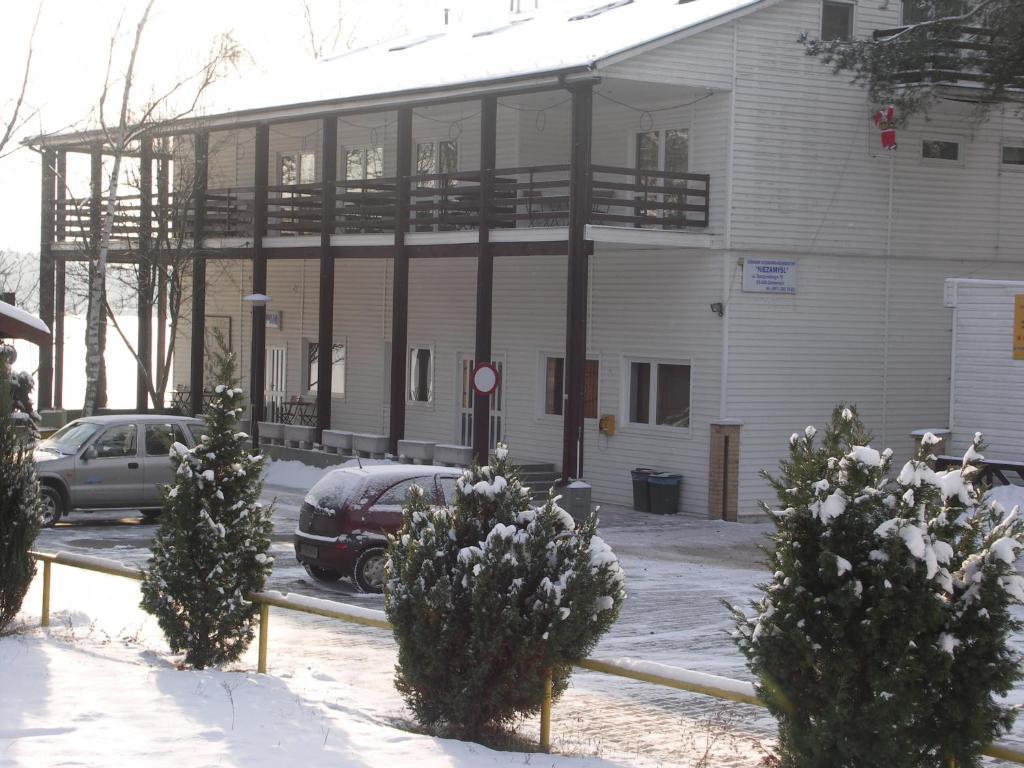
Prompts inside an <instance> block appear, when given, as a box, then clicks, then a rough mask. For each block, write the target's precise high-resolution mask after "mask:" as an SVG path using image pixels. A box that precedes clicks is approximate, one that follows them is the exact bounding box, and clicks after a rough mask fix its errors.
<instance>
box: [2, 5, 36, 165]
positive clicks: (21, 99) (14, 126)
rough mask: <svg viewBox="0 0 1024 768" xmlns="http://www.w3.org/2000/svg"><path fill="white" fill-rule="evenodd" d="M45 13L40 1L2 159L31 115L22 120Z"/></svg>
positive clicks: (9, 121)
mask: <svg viewBox="0 0 1024 768" xmlns="http://www.w3.org/2000/svg"><path fill="white" fill-rule="evenodd" d="M42 13H43V3H42V0H40V3H39V6H38V7H37V8H36V18H35V21H33V22H32V32H31V34H30V35H29V38H28V52H27V53H26V54H25V70H24V72H23V73H22V76H21V90H19V91H18V98H17V99H16V100H15V102H14V109H13V110H12V111H11V119H10V120H8V121H7V127H6V128H5V129H4V133H3V136H2V137H0V157H3V156H4V147H6V146H7V143H8V142H9V141H10V140H11V137H12V136H13V135H14V134H15V132H16V131H17V130H18V129H19V128H20V127H21V126H23V125H24V124H25V123H26V122H28V120H29V119H31V115H29V116H28V117H26V118H24V119H20V118H19V116H20V114H21V108H22V106H23V105H24V104H25V92H26V91H27V90H28V76H29V73H30V72H31V71H32V54H33V51H34V47H35V40H36V30H37V29H38V28H39V17H40V16H41V15H42Z"/></svg>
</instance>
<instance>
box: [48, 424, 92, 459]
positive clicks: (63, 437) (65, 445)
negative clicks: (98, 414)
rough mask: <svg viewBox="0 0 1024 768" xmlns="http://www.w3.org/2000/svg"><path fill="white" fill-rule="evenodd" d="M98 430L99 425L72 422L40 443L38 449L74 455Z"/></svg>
mask: <svg viewBox="0 0 1024 768" xmlns="http://www.w3.org/2000/svg"><path fill="white" fill-rule="evenodd" d="M99 428H100V425H99V424H94V423H93V422H91V421H73V422H71V423H70V424H68V425H66V426H64V427H61V428H60V429H59V430H58V431H57V432H55V433H54V434H53V435H51V436H50V437H49V438H48V439H46V440H44V441H43V442H42V443H40V447H41V448H54V449H56V450H59V451H60V452H61V453H74V452H75V451H77V450H78V449H79V448H81V447H82V444H83V443H85V441H86V440H88V439H89V438H90V437H92V436H93V435H94V434H96V431H97V430H98V429H99Z"/></svg>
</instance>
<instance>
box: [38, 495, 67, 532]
mask: <svg viewBox="0 0 1024 768" xmlns="http://www.w3.org/2000/svg"><path fill="white" fill-rule="evenodd" d="M39 511H40V513H41V516H42V524H43V527H44V528H52V527H53V526H54V523H56V522H57V521H58V520H60V518H61V516H62V515H63V514H64V498H63V497H62V496H61V495H60V491H58V490H57V489H56V488H53V487H52V486H49V485H44V486H42V487H41V488H40V489H39Z"/></svg>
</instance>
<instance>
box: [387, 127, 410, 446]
mask: <svg viewBox="0 0 1024 768" xmlns="http://www.w3.org/2000/svg"><path fill="white" fill-rule="evenodd" d="M396 157H397V160H398V165H397V170H396V172H395V175H396V176H397V179H396V183H397V185H398V186H397V194H396V196H395V198H396V199H395V251H394V253H395V265H394V270H393V276H392V290H391V422H390V424H389V425H388V446H389V450H390V451H391V452H392V453H396V454H397V453H398V441H399V440H401V439H402V438H404V437H405V398H406V394H405V390H406V386H405V374H406V358H407V357H408V355H409V350H408V345H409V254H408V252H407V250H406V247H405V235H406V232H407V231H408V229H409V183H410V182H409V177H410V176H412V108H410V107H402V108H401V109H399V110H398V147H397V153H396Z"/></svg>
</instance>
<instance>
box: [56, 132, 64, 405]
mask: <svg viewBox="0 0 1024 768" xmlns="http://www.w3.org/2000/svg"><path fill="white" fill-rule="evenodd" d="M67 176H68V154H67V152H65V151H64V150H63V149H61V150H58V151H57V179H56V183H57V194H56V200H57V232H56V239H57V241H58V242H64V238H65V237H66V236H67V218H68V215H67V214H68V212H67V201H68V183H67ZM54 265H55V267H56V269H57V274H56V278H55V284H54V298H53V301H54V306H53V407H54V408H63V407H64V293H65V290H66V265H65V263H64V256H63V254H62V255H60V256H57V255H56V254H54Z"/></svg>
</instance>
